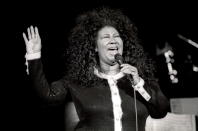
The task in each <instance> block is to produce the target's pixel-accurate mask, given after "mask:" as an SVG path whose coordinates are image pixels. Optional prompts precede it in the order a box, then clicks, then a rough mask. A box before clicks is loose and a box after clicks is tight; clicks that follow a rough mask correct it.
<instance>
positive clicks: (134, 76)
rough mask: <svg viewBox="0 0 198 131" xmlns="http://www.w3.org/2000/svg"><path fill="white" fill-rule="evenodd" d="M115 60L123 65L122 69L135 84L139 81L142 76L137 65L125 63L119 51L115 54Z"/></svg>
mask: <svg viewBox="0 0 198 131" xmlns="http://www.w3.org/2000/svg"><path fill="white" fill-rule="evenodd" d="M115 60H116V62H117V63H118V64H119V65H120V67H121V70H120V71H121V72H123V73H124V74H127V78H128V79H129V80H130V81H131V82H132V84H133V85H136V84H137V83H139V81H140V77H139V74H138V70H137V68H136V67H134V66H131V65H130V64H123V58H122V56H121V55H120V54H119V53H117V54H116V55H115Z"/></svg>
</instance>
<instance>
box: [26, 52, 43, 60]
mask: <svg viewBox="0 0 198 131" xmlns="http://www.w3.org/2000/svg"><path fill="white" fill-rule="evenodd" d="M25 58H26V60H34V59H39V58H41V52H40V51H38V52H35V53H28V52H27V53H26V54H25Z"/></svg>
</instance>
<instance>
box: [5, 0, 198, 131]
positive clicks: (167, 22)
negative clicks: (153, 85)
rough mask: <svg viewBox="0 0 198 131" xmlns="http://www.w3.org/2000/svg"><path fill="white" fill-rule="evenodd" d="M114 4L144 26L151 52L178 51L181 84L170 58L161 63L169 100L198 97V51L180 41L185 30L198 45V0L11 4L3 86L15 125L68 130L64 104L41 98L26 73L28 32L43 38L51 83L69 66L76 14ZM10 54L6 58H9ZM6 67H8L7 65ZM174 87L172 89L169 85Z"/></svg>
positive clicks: (142, 32)
mask: <svg viewBox="0 0 198 131" xmlns="http://www.w3.org/2000/svg"><path fill="white" fill-rule="evenodd" d="M100 5H108V6H110V7H115V8H119V9H122V10H123V12H124V13H125V14H126V15H128V16H129V17H130V18H131V20H133V21H134V22H135V24H136V25H137V27H138V29H139V36H140V38H141V39H142V41H143V46H144V48H145V51H147V52H148V53H149V54H150V55H151V57H153V58H154V60H158V58H159V56H157V55H156V52H155V51H156V45H159V46H162V45H164V43H165V42H168V43H169V44H170V45H171V46H172V47H173V50H174V53H175V56H174V59H175V63H174V66H175V68H176V69H177V71H178V77H179V83H178V84H171V83H170V82H169V81H168V80H167V78H168V75H167V72H166V68H165V67H166V63H165V61H156V63H157V64H156V65H157V66H158V67H164V69H163V70H157V72H158V74H160V77H159V78H160V79H161V81H162V83H163V82H164V83H165V84H164V83H163V84H162V85H161V88H162V90H163V92H164V93H165V94H166V96H167V97H168V98H176V97H197V96H198V94H197V93H196V90H197V88H198V84H197V80H198V79H197V78H198V77H197V72H193V71H192V65H196V66H198V59H197V58H196V57H197V55H198V49H197V48H195V47H194V46H192V45H190V44H189V43H187V42H185V41H183V40H181V39H179V38H178V37H177V35H178V34H181V35H183V36H185V37H187V38H188V39H191V40H193V41H194V42H196V43H198V36H197V34H198V20H197V16H198V15H197V12H198V1H190V0H186V1H117V2H116V1H112V0H111V1H105V0H95V1H92V2H90V1H81V2H79V1H70V2H68V1H65V2H62V3H58V2H43V3H42V4H41V2H39V1H32V2H15V3H13V2H10V3H9V2H8V3H6V4H5V9H3V10H2V11H1V12H2V13H3V19H2V22H3V24H2V28H3V29H5V31H4V30H3V31H2V32H3V34H5V35H4V36H3V38H5V41H3V42H2V44H3V45H5V47H4V46H3V47H4V48H3V49H2V52H3V55H2V56H3V58H2V60H3V65H4V66H5V70H6V74H5V75H4V74H3V76H4V78H6V80H7V81H3V83H4V82H5V84H3V85H6V86H4V87H2V88H3V89H5V91H4V90H3V91H2V92H3V95H2V96H3V98H4V99H3V101H4V102H5V106H3V107H5V110H6V113H5V114H6V115H5V116H6V119H5V121H6V122H8V123H9V125H10V126H6V128H15V129H19V130H59V131H60V130H64V105H47V104H46V103H44V102H42V100H41V99H40V98H39V97H38V96H37V94H36V92H35V91H34V89H33V88H32V87H31V84H30V82H29V77H28V76H27V75H26V66H25V65H24V63H25V59H24V55H25V44H24V41H23V37H22V32H27V31H26V29H27V27H29V26H30V25H33V26H37V27H38V28H39V32H40V36H41V39H42V58H43V64H44V67H45V72H46V76H47V78H48V79H49V81H53V80H57V79H59V78H60V77H61V76H62V74H63V73H62V72H63V70H64V62H63V55H62V54H63V52H64V49H65V48H66V47H67V36H68V34H69V30H70V29H71V28H72V27H73V26H74V21H75V18H76V16H77V15H78V14H79V13H81V12H83V11H86V10H88V9H92V8H94V7H97V6H100ZM4 56H6V57H4ZM2 69H3V71H4V68H2ZM166 85H168V87H167V86H166Z"/></svg>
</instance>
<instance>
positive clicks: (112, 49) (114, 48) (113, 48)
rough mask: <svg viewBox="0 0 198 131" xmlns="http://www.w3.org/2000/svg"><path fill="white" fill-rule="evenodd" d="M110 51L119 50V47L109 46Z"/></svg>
mask: <svg viewBox="0 0 198 131" xmlns="http://www.w3.org/2000/svg"><path fill="white" fill-rule="evenodd" d="M108 51H118V47H109V48H108Z"/></svg>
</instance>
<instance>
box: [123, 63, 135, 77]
mask: <svg viewBox="0 0 198 131" xmlns="http://www.w3.org/2000/svg"><path fill="white" fill-rule="evenodd" d="M120 71H121V72H123V73H125V74H132V75H138V70H137V68H136V67H134V66H131V65H129V64H122V65H121V70H120Z"/></svg>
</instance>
